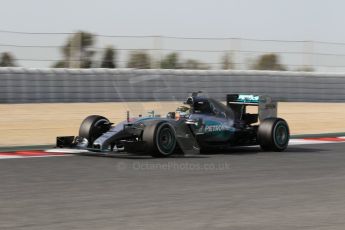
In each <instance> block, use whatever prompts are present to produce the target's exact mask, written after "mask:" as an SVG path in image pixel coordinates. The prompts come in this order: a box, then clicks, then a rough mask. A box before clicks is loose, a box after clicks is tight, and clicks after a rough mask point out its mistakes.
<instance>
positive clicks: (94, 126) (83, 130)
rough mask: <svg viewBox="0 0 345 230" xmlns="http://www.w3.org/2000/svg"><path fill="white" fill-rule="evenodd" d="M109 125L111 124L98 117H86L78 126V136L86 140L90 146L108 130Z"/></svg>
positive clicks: (105, 119)
mask: <svg viewBox="0 0 345 230" xmlns="http://www.w3.org/2000/svg"><path fill="white" fill-rule="evenodd" d="M110 125H111V123H110V122H109V120H108V119H107V118H105V117H102V116H99V115H91V116H88V117H86V118H85V119H84V120H83V122H82V123H81V125H80V128H79V136H80V137H83V138H86V139H87V140H88V143H89V145H90V146H91V145H92V143H93V142H94V141H95V140H96V139H97V138H98V137H100V136H101V135H102V134H103V133H105V132H107V131H108V130H109V128H110Z"/></svg>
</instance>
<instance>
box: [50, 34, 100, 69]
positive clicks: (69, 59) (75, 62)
mask: <svg viewBox="0 0 345 230" xmlns="http://www.w3.org/2000/svg"><path fill="white" fill-rule="evenodd" d="M94 42H95V39H94V35H93V34H91V33H88V32H84V31H79V32H77V33H75V34H74V35H73V36H72V37H70V38H69V39H68V40H67V42H66V44H65V45H64V46H63V47H62V49H61V51H62V55H63V60H61V61H59V62H57V63H56V64H54V66H53V67H55V68H68V67H72V68H91V66H92V56H93V55H94V51H93V50H92V46H93V45H94Z"/></svg>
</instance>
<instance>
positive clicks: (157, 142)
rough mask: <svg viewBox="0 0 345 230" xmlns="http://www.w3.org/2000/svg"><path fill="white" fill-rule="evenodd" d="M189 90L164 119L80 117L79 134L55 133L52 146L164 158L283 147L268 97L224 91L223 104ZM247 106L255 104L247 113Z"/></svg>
mask: <svg viewBox="0 0 345 230" xmlns="http://www.w3.org/2000/svg"><path fill="white" fill-rule="evenodd" d="M200 93H201V92H197V93H192V95H191V96H190V97H188V99H187V100H186V101H185V102H184V106H180V107H179V108H177V109H176V111H174V112H170V113H168V114H167V116H166V117H165V118H162V117H156V116H154V115H151V116H148V117H135V118H131V117H130V116H129V114H127V120H125V121H123V122H121V123H119V124H116V125H113V123H111V122H110V121H109V120H108V119H107V118H105V117H102V116H99V115H91V116H88V117H87V118H85V120H84V121H83V122H82V123H81V126H80V129H79V136H77V137H74V136H65V137H57V143H56V145H57V147H60V148H66V147H67V148H76V149H85V150H90V151H92V152H105V153H107V152H119V151H124V152H128V153H135V154H145V155H151V156H153V157H167V156H170V155H172V154H174V153H177V152H179V153H181V152H182V153H184V154H197V153H199V152H204V151H211V150H212V149H227V148H229V147H231V146H249V145H260V146H261V148H262V149H263V150H266V151H283V150H285V149H286V148H287V146H288V142H289V138H290V132H289V127H288V124H287V122H286V121H285V120H283V119H281V118H277V117H276V116H277V103H276V102H273V101H272V100H271V98H270V97H267V96H256V95H244V94H229V95H227V97H226V105H224V104H223V103H222V102H219V101H217V100H214V99H212V98H209V97H207V96H203V95H202V94H200ZM248 106H256V107H258V112H257V113H248V112H247V107H248Z"/></svg>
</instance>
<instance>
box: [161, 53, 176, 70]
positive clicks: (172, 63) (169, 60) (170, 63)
mask: <svg viewBox="0 0 345 230" xmlns="http://www.w3.org/2000/svg"><path fill="white" fill-rule="evenodd" d="M178 59H179V57H178V54H177V53H171V54H168V55H166V56H165V57H164V59H163V60H162V61H161V68H162V69H178V68H179V60H178Z"/></svg>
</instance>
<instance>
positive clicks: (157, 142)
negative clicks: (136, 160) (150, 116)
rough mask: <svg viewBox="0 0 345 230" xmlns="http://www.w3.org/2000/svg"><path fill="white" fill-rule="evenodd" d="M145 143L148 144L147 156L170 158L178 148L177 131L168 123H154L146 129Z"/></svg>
mask: <svg viewBox="0 0 345 230" xmlns="http://www.w3.org/2000/svg"><path fill="white" fill-rule="evenodd" d="M143 141H144V142H145V143H146V149H145V152H146V153H147V154H149V155H151V156H152V157H168V156H170V155H171V154H173V153H174V150H175V147H176V135H175V129H174V127H173V126H172V125H171V124H169V123H168V122H164V121H161V122H154V123H152V124H150V125H147V126H146V127H145V129H144V132H143Z"/></svg>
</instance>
